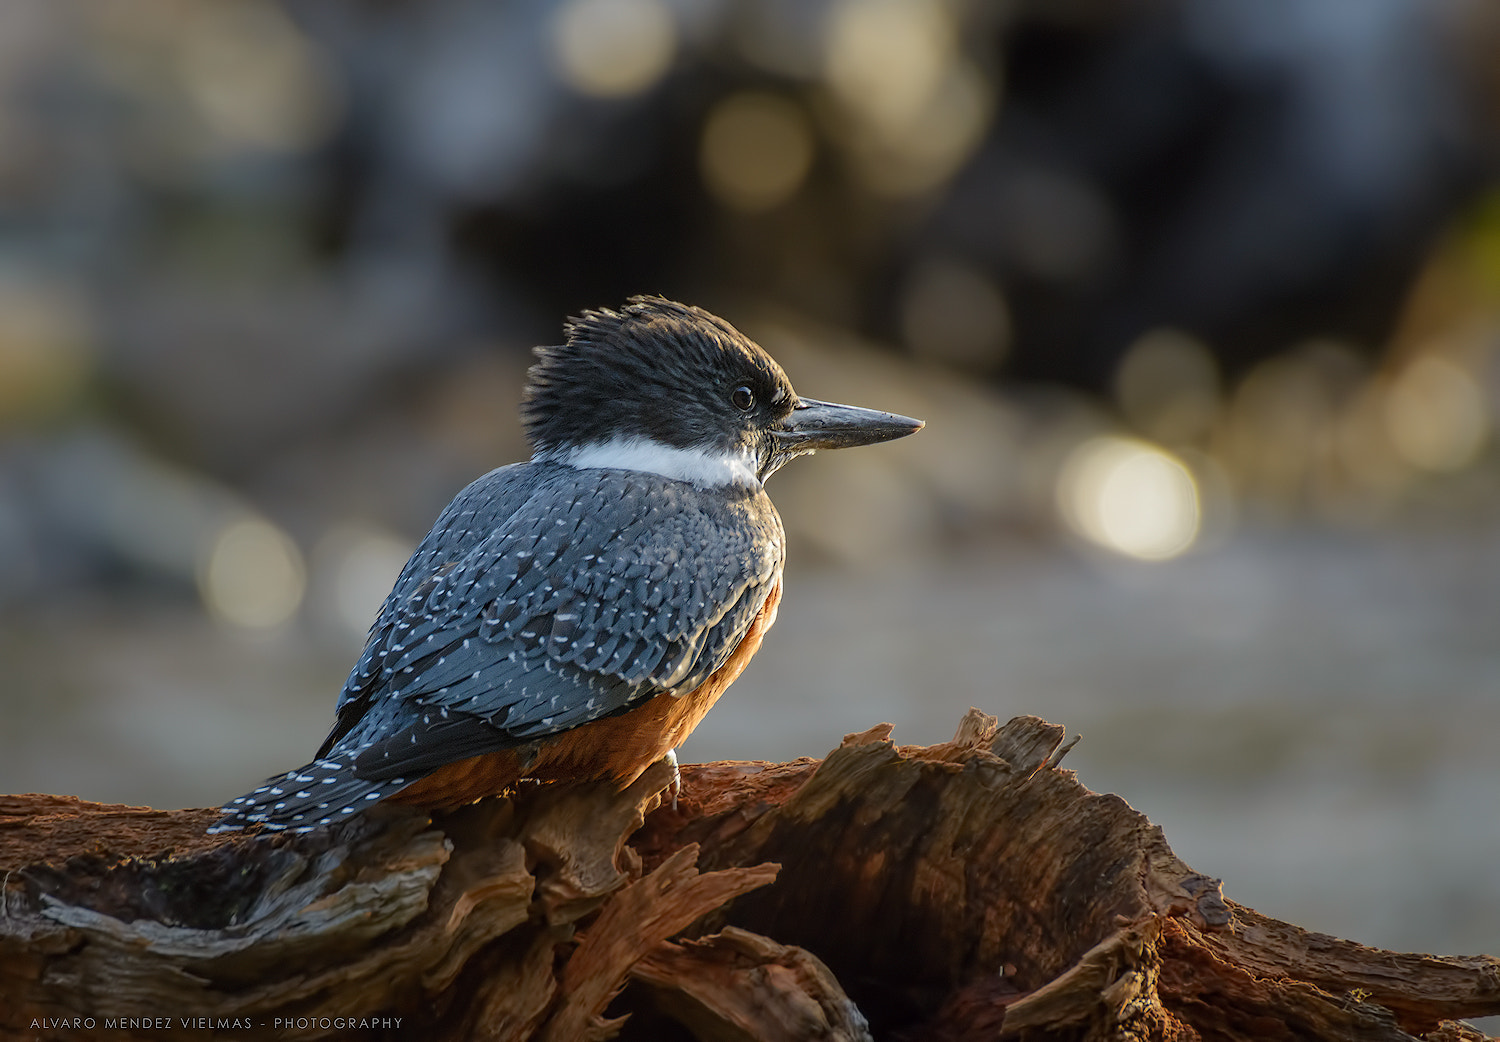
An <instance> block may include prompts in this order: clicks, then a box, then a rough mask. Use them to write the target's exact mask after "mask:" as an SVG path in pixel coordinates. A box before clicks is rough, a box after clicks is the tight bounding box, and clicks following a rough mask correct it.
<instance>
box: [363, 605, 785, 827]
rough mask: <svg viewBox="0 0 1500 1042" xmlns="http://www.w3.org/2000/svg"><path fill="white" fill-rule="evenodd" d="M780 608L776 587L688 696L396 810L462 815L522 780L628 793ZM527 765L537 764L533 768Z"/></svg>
mask: <svg viewBox="0 0 1500 1042" xmlns="http://www.w3.org/2000/svg"><path fill="white" fill-rule="evenodd" d="M780 604H781V582H780V581H779V580H778V581H777V583H776V585H775V586H773V587H772V588H771V593H770V595H769V596H768V597H767V598H766V603H765V604H764V605H762V606H761V609H760V612H759V613H758V614H757V615H756V616H755V619H754V621H753V622H751V624H750V629H749V630H748V631H746V633H745V638H744V640H742V641H740V643H739V646H738V647H737V648H735V649H734V653H733V654H731V655H730V656H729V659H728V661H726V662H725V663H724V664H723V665H722V666H720V667H719V668H718V669H716V670H714V671H713V673H711V674H709V677H708V679H707V680H705V681H704V682H703V683H702V684H699V685H698V687H697V688H695V689H694V690H692V691H690V692H688V693H687V694H685V695H676V696H674V695H668V694H662V695H657V696H656V697H655V698H653V699H651V700H650V701H649V702H646V703H644V704H643V705H641V706H638V707H637V708H635V709H632V710H631V711H630V712H628V713H622V714H621V715H619V716H612V717H609V718H608V719H605V720H595V721H593V722H592V723H587V724H583V725H581V726H579V727H575V728H573V729H572V730H570V731H564V732H562V733H561V734H557V735H553V736H551V737H548V738H543V739H541V740H540V741H538V742H536V743H535V744H533V745H529V746H525V747H522V748H518V749H503V750H501V751H499V752H494V753H485V754H483V755H481V756H470V757H468V758H467V759H464V760H455V761H454V762H453V763H449V764H444V765H443V766H442V767H439V768H438V769H437V770H435V771H433V772H432V773H431V774H429V775H427V777H425V778H421V779H419V780H418V781H415V782H413V783H412V784H411V785H408V786H407V787H406V788H405V789H403V790H402V791H401V792H399V793H397V794H396V795H394V796H392V797H391V802H393V803H410V804H415V805H417V806H419V807H427V808H429V809H433V810H437V809H440V808H448V807H458V806H462V805H463V804H465V803H472V802H473V801H474V800H477V799H482V798H483V797H485V796H491V795H494V794H496V793H500V792H504V791H506V790H507V789H509V788H511V787H513V786H514V785H515V784H516V783H517V782H518V781H520V780H521V779H522V778H535V779H538V780H541V781H577V780H583V779H590V778H614V779H616V780H618V781H619V782H620V784H621V785H622V786H624V785H629V784H630V783H631V782H633V781H635V779H636V778H638V777H639V776H640V775H641V772H642V771H644V770H645V769H646V768H647V767H649V766H651V765H652V764H653V763H655V762H656V761H657V760H660V759H661V758H662V757H663V756H665V755H666V754H667V753H668V752H669V751H670V750H672V749H675V748H677V747H678V746H679V745H681V744H682V743H683V741H685V740H686V739H687V736H688V735H690V734H692V733H693V728H695V727H697V726H698V724H699V722H700V721H702V719H703V717H704V716H705V715H707V713H708V711H709V710H710V709H712V708H713V704H714V703H715V702H717V701H718V700H719V696H720V695H722V694H723V693H724V691H725V689H726V688H728V687H729V685H730V684H732V683H734V681H735V679H736V678H737V677H738V676H739V675H740V673H741V672H743V671H744V669H745V666H746V665H747V664H748V663H749V661H750V659H751V658H752V657H753V656H754V655H755V653H756V651H758V650H759V649H760V642H761V640H762V638H764V637H765V635H766V630H768V629H770V628H771V624H772V623H773V622H775V621H776V609H777V606H778V605H780ZM528 757H531V761H530V763H529V765H528V764H527V762H526V761H527V758H528Z"/></svg>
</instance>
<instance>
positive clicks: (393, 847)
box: [0, 712, 1500, 1042]
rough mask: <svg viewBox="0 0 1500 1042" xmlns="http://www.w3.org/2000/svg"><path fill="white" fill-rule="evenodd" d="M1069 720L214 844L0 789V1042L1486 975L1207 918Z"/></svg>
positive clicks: (1126, 1009) (523, 1026) (1496, 1004)
mask: <svg viewBox="0 0 1500 1042" xmlns="http://www.w3.org/2000/svg"><path fill="white" fill-rule="evenodd" d="M1062 739H1063V732H1062V730H1061V729H1060V728H1057V727H1055V726H1053V725H1051V724H1047V723H1045V722H1043V721H1041V720H1038V719H1036V718H1034V717H1018V718H1017V719H1015V720H1012V721H1011V722H1010V723H1008V724H1006V725H1005V726H1004V727H998V726H997V724H996V721H995V720H994V719H993V718H991V717H987V716H985V715H984V714H982V713H978V712H971V713H970V714H969V715H968V716H967V717H966V718H965V719H964V721H963V722H962V724H961V725H960V727H959V731H958V734H957V735H956V736H955V738H954V740H953V741H951V742H948V743H944V744H941V745H936V746H931V747H927V748H915V747H897V746H895V745H893V744H892V743H891V741H890V728H889V727H888V726H886V725H882V726H880V727H877V728H874V729H872V730H870V731H867V732H864V733H862V734H857V735H850V736H849V737H848V738H846V739H845V741H844V743H843V744H842V745H841V746H840V747H839V748H838V749H835V750H834V751H833V752H832V753H830V754H829V756H828V757H827V758H826V759H824V760H822V761H814V760H800V761H794V762H792V763H786V764H761V763H718V764H707V765H703V766H701V767H687V768H684V771H683V792H682V796H681V799H680V800H679V803H678V806H677V807H676V808H675V809H674V808H672V807H670V806H660V796H659V792H660V790H661V788H662V786H663V785H664V783H665V781H666V775H665V771H664V769H653V770H652V771H650V772H648V773H647V774H646V775H644V776H642V778H641V779H640V780H638V781H637V782H636V783H635V784H634V785H632V786H631V787H630V788H629V789H627V790H626V791H624V792H622V793H617V792H614V791H612V790H611V789H610V788H608V787H607V786H600V785H577V786H544V787H533V788H526V789H523V790H522V791H520V792H518V793H516V794H515V795H514V796H513V797H512V798H509V799H490V800H486V801H483V802H481V803H478V804H474V805H472V806H470V807H467V808H464V809H463V810H461V811H457V812H455V813H452V814H447V815H440V816H435V817H432V818H429V817H428V816H426V815H424V814H421V813H419V812H416V811H413V810H410V809H405V808H399V807H376V808H374V809H373V810H372V811H370V812H368V813H366V814H364V815H358V816H355V817H354V818H353V819H351V820H350V821H348V822H345V823H343V824H341V825H339V826H336V827H333V828H330V829H328V830H324V831H320V832H315V833H311V834H309V835H305V836H287V835H285V834H282V835H276V836H264V837H255V836H236V837H233V838H224V837H208V836H205V835H203V829H204V828H205V827H206V826H207V825H208V824H210V823H211V822H212V821H213V820H214V817H215V814H214V812H213V811H208V810H188V811H170V812H166V811H153V810H145V809H141V808H127V807H111V806H103V805H98V804H86V803H81V802H79V801H76V800H71V799H66V798H61V797H52V796H12V797H0V872H3V875H4V885H3V897H4V907H3V911H4V915H3V918H0V1037H4V1038H73V1037H86V1036H89V1035H91V1034H92V1035H97V1036H98V1037H108V1038H114V1039H133V1038H168V1037H174V1036H180V1037H189V1036H192V1037H196V1038H202V1037H212V1036H219V1037H225V1038H247V1037H261V1036H263V1037H273V1036H274V1037H280V1038H320V1037H330V1036H334V1037H339V1038H359V1037H367V1038H386V1037H389V1038H397V1037H418V1038H424V1039H448V1038H452V1039H469V1038H476V1039H516V1040H521V1039H536V1040H545V1042H575V1040H593V1039H605V1038H611V1037H620V1038H623V1039H630V1038H638V1039H687V1038H698V1039H701V1040H711V1042H728V1040H735V1042H745V1040H778V1042H779V1040H783V1039H784V1040H794V1039H826V1040H850V1042H852V1040H858V1039H867V1038H872V1037H873V1038H879V1039H895V1040H901V1042H948V1040H961V1039H981V1038H983V1039H994V1038H1015V1039H1038V1040H1040V1039H1048V1040H1051V1039H1058V1040H1061V1039H1070V1040H1071V1039H1116V1038H1132V1039H1184V1040H1186V1039H1203V1040H1221V1039H1222V1040H1240V1039H1246V1040H1248V1039H1276V1038H1285V1039H1304V1038H1305V1039H1370V1040H1397V1039H1412V1038H1427V1039H1430V1040H1439V1039H1441V1040H1445V1042H1451V1040H1458V1039H1475V1038H1481V1037H1482V1036H1481V1035H1480V1034H1479V1033H1477V1032H1474V1031H1473V1030H1472V1029H1470V1028H1467V1027H1464V1026H1462V1025H1459V1024H1456V1023H1454V1022H1453V1019H1452V1018H1457V1017H1464V1016H1479V1015H1487V1014H1495V1013H1500V959H1496V958H1492V957H1487V956H1473V957H1449V958H1437V957H1433V956H1425V955H1405V954H1398V953H1393V952H1383V951H1377V950H1375V949H1371V948H1366V947H1363V946H1360V945H1357V944H1353V943H1351V942H1347V941H1340V940H1336V939H1333V938H1330V937H1326V936H1323V935H1318V934H1310V933H1307V932H1305V931H1302V930H1300V929H1298V928H1297V927H1295V926H1293V925H1291V924H1287V923H1281V922H1277V921H1275V920H1272V919H1269V918H1266V917H1264V916H1261V915H1258V914H1257V913H1255V912H1254V911H1252V910H1250V909H1248V908H1244V907H1241V906H1238V905H1235V904H1233V903H1232V902H1230V901H1227V900H1225V899H1224V897H1223V896H1222V894H1221V893H1220V887H1219V882H1218V880H1215V879H1211V878H1208V877H1206V876H1203V875H1201V874H1199V873H1197V872H1194V871H1193V870H1192V869H1190V868H1189V867H1188V866H1187V865H1185V864H1183V863H1182V862H1181V861H1179V860H1178V859H1177V858H1176V856H1175V855H1173V853H1172V851H1171V849H1170V848H1169V847H1168V846H1167V844H1166V841H1165V839H1164V837H1163V836H1162V834H1161V831H1160V830H1159V829H1157V828H1156V827H1154V826H1152V825H1151V824H1150V822H1148V821H1147V820H1146V819H1145V818H1144V817H1143V816H1142V815H1140V814H1138V813H1137V812H1136V811H1134V810H1132V809H1131V808H1130V807H1129V806H1128V805H1126V804H1125V802H1124V801H1123V800H1120V799H1119V798H1118V797H1114V796H1101V795H1097V794H1095V793H1093V792H1090V791H1089V790H1088V789H1086V788H1084V787H1083V786H1082V785H1080V784H1079V783H1078V782H1077V781H1076V779H1075V778H1074V777H1073V775H1072V773H1071V772H1069V771H1066V770H1062V769H1060V768H1059V767H1058V766H1057V763H1058V760H1059V759H1060V756H1061V753H1062V752H1063V751H1065V749H1066V747H1065V746H1063V745H1062Z"/></svg>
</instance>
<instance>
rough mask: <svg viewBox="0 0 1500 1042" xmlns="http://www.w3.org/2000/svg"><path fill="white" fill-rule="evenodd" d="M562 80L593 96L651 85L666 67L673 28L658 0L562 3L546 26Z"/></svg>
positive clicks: (671, 51) (637, 91) (573, 0)
mask: <svg viewBox="0 0 1500 1042" xmlns="http://www.w3.org/2000/svg"><path fill="white" fill-rule="evenodd" d="M552 46H553V54H554V55H555V57H556V59H557V68H558V72H559V73H560V75H561V76H562V79H563V82H565V83H567V84H568V86H570V87H572V88H573V89H574V90H576V91H578V92H579V93H580V94H587V95H591V96H593V97H599V98H624V97H630V96H632V95H636V94H640V93H642V92H644V91H646V90H649V89H650V88H651V87H653V86H654V85H655V84H656V83H657V82H658V81H659V80H660V79H661V78H662V77H663V76H665V75H666V73H667V70H668V69H670V68H671V66H672V59H673V58H674V57H675V56H676V53H677V26H676V23H675V22H674V21H673V19H672V12H671V11H670V10H669V9H668V8H667V6H666V4H664V3H662V0H568V2H566V3H564V4H563V5H562V6H561V7H560V8H558V10H557V13H556V15H555V17H554V20H553V23H552Z"/></svg>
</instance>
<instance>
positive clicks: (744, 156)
mask: <svg viewBox="0 0 1500 1042" xmlns="http://www.w3.org/2000/svg"><path fill="white" fill-rule="evenodd" d="M812 160H813V133H812V126H811V125H810V123H809V122H808V119H807V116H806V115H805V114H804V113H803V111H802V109H801V108H800V107H799V106H798V105H796V104H795V103H794V102H791V101H788V100H787V99H785V98H782V97H778V96H776V95H774V94H766V93H762V92H758V91H744V92H741V93H739V94H734V95H731V96H730V97H728V98H725V99H724V100H723V101H721V102H719V103H718V104H717V105H715V106H714V108H713V111H711V112H710V113H709V116H708V121H707V122H706V123H705V125H704V128H703V146H702V149H701V151H700V161H701V165H702V168H703V179H704V181H705V183H706V184H707V185H708V188H709V191H710V192H712V193H713V195H714V197H715V198H717V199H718V200H719V201H720V202H722V203H724V204H726V205H728V206H730V207H733V208H734V209H736V210H743V211H745V212H748V213H756V212H760V211H763V210H770V209H772V208H774V207H776V206H779V205H780V204H782V203H784V202H786V200H788V199H790V198H791V197H792V196H793V195H795V194H796V192H797V189H799V188H800V187H801V186H802V182H803V181H804V180H805V179H806V177H807V172H808V170H809V169H810V168H811V167H812Z"/></svg>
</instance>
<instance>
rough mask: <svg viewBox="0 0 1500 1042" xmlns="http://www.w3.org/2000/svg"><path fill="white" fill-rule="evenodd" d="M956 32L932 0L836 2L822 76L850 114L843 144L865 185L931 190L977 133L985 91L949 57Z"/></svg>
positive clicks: (985, 108) (988, 96) (964, 64)
mask: <svg viewBox="0 0 1500 1042" xmlns="http://www.w3.org/2000/svg"><path fill="white" fill-rule="evenodd" d="M955 34H956V28H955V26H954V24H953V16H952V14H951V13H949V11H948V10H947V8H945V7H944V6H942V5H941V4H937V3H933V2H931V0H842V2H841V3H839V4H837V5H836V6H835V7H834V9H833V12H832V15H831V16H830V22H829V31H828V43H827V50H826V53H825V64H824V77H825V79H826V80H827V82H828V85H829V86H830V88H831V89H832V91H833V93H834V95H835V96H836V97H837V98H838V100H839V101H840V103H841V104H842V106H843V107H844V109H845V110H846V111H847V112H848V113H849V114H850V116H851V117H852V118H853V125H852V126H851V127H849V128H847V133H846V145H847V146H848V147H849V149H850V151H851V153H852V155H853V157H854V159H855V161H856V170H857V172H858V175H859V176H860V178H861V180H862V181H864V183H865V184H866V185H867V186H868V187H869V188H871V189H872V190H874V191H876V192H880V193H883V194H887V195H908V194H914V193H918V192H922V191H926V190H928V189H930V188H933V187H934V186H936V185H938V184H939V183H941V182H942V181H944V180H945V179H947V178H948V177H950V176H952V174H953V173H954V171H955V170H957V169H958V167H959V165H960V164H961V163H962V162H963V161H964V160H965V159H966V158H968V156H969V155H970V154H971V153H972V151H973V149H974V147H975V146H976V145H977V144H978V142H979V140H980V138H981V136H982V135H983V132H984V127H985V125H986V123H987V122H988V119H989V115H990V112H991V110H992V106H993V98H992V89H991V87H990V85H989V84H988V83H987V82H986V81H985V78H984V77H983V76H982V75H980V73H979V72H978V70H977V69H975V68H974V67H973V65H972V64H970V63H969V62H968V61H966V60H965V59H964V58H962V57H960V56H959V55H958V53H957V50H956V45H955Z"/></svg>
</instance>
